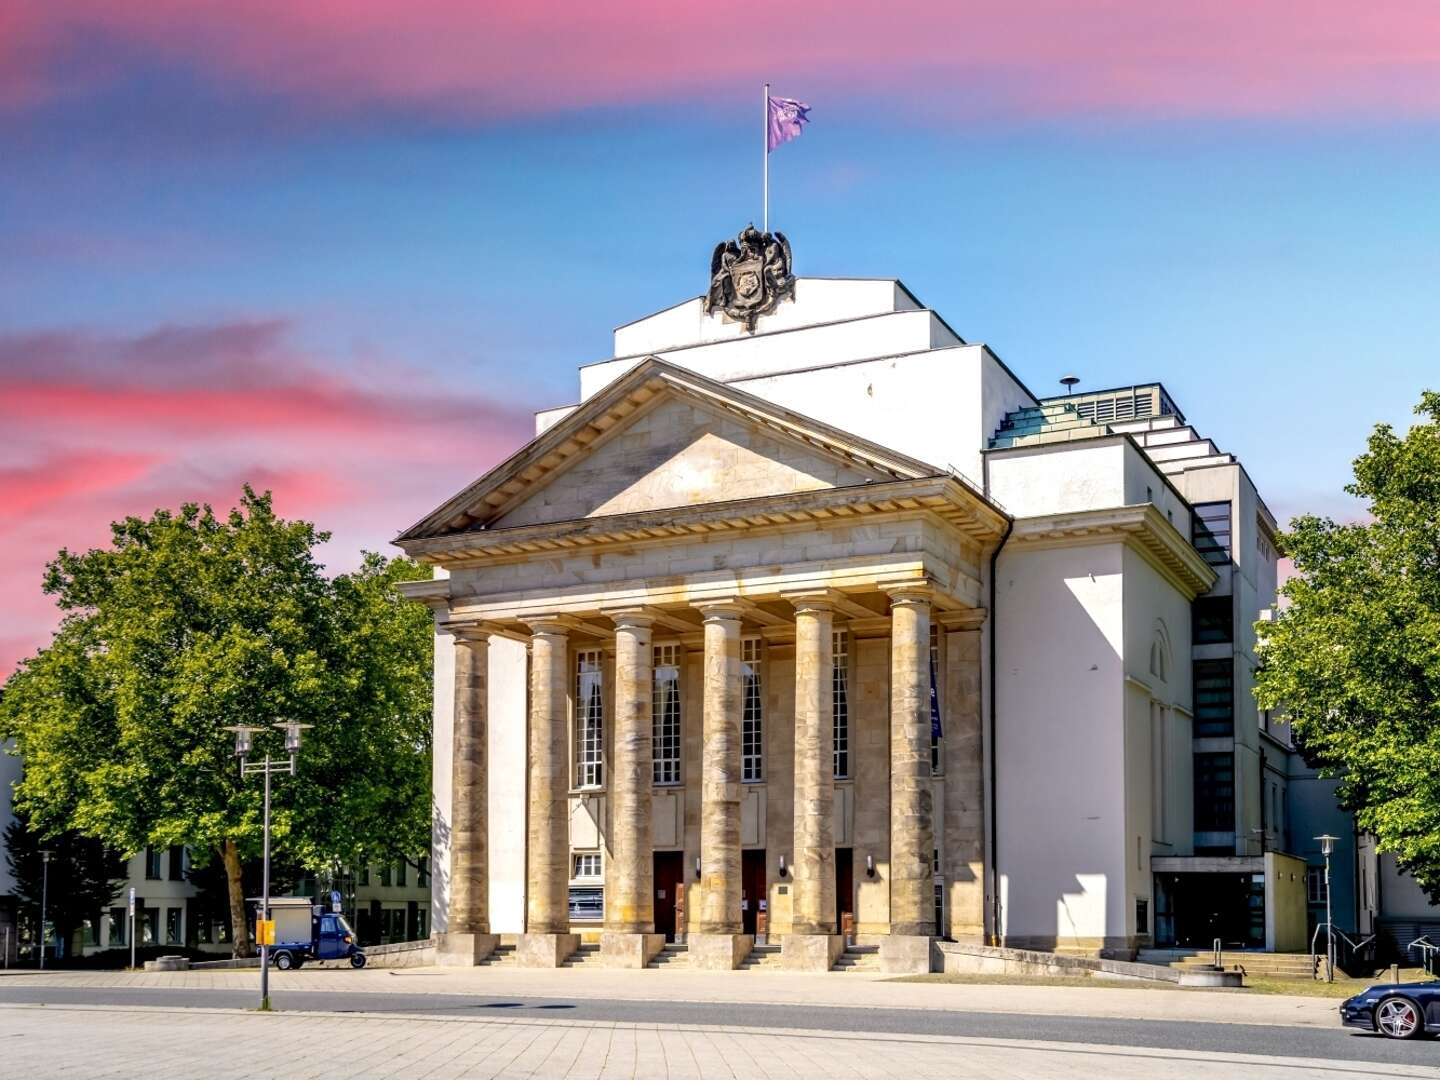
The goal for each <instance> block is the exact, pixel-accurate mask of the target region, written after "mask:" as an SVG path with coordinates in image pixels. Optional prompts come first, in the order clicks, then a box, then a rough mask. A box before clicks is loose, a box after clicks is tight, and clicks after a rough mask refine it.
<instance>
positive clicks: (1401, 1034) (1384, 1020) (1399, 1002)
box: [1375, 997, 1425, 1039]
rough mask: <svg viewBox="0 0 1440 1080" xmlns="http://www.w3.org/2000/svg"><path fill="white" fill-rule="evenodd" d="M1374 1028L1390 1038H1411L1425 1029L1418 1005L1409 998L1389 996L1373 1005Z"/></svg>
mask: <svg viewBox="0 0 1440 1080" xmlns="http://www.w3.org/2000/svg"><path fill="white" fill-rule="evenodd" d="M1375 1030H1376V1031H1378V1032H1380V1034H1381V1035H1384V1036H1385V1037H1386V1038H1390V1039H1413V1038H1415V1037H1416V1036H1417V1035H1419V1034H1420V1033H1421V1032H1423V1031H1424V1030H1425V1024H1424V1023H1423V1021H1422V1020H1421V1019H1420V1006H1418V1005H1416V1004H1415V1003H1414V1002H1413V1001H1411V1000H1410V999H1409V998H1402V997H1396V998H1389V999H1388V1000H1386V1001H1382V1002H1381V1003H1380V1004H1379V1005H1377V1006H1375Z"/></svg>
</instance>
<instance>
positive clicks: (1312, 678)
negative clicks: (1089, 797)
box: [1256, 392, 1440, 902]
mask: <svg viewBox="0 0 1440 1080" xmlns="http://www.w3.org/2000/svg"><path fill="white" fill-rule="evenodd" d="M1415 411H1416V413H1417V414H1419V415H1420V416H1422V417H1424V418H1425V419H1424V420H1423V421H1422V422H1420V423H1418V424H1416V425H1415V426H1413V427H1412V428H1411V429H1410V430H1409V431H1408V432H1407V433H1406V434H1405V435H1403V436H1400V435H1397V434H1396V433H1395V432H1394V431H1393V430H1392V429H1391V428H1390V426H1389V425H1385V424H1382V425H1379V426H1378V427H1376V428H1375V430H1374V432H1373V433H1372V434H1371V436H1370V439H1369V444H1368V446H1367V448H1366V451H1365V453H1363V454H1362V455H1361V456H1360V457H1359V458H1357V459H1356V460H1355V465H1354V472H1355V478H1354V482H1353V483H1351V484H1349V485H1347V486H1346V488H1345V490H1346V491H1348V492H1350V493H1351V494H1352V495H1355V496H1357V497H1359V498H1360V499H1363V500H1364V501H1365V503H1366V505H1367V509H1368V511H1369V520H1366V521H1360V522H1351V523H1337V522H1335V521H1332V520H1330V519H1328V518H1319V517H1314V516H1308V515H1307V516H1304V517H1299V518H1296V519H1295V520H1294V521H1292V522H1291V523H1290V529H1289V531H1288V532H1286V533H1285V534H1284V536H1283V537H1282V538H1281V547H1282V550H1283V552H1284V554H1286V555H1288V556H1289V557H1290V558H1291V559H1293V560H1294V563H1295V576H1294V577H1292V578H1291V579H1290V580H1289V581H1288V582H1287V583H1286V584H1285V586H1284V587H1283V588H1282V589H1281V590H1280V591H1281V595H1282V596H1283V597H1284V598H1285V600H1286V601H1287V602H1288V603H1285V604H1282V610H1281V611H1280V613H1279V615H1278V616H1277V617H1276V618H1275V619H1274V621H1272V622H1269V623H1261V624H1260V625H1259V627H1258V632H1259V634H1260V640H1261V655H1262V657H1263V661H1264V662H1263V668H1262V670H1261V671H1260V673H1259V675H1258V678H1257V686H1256V695H1257V697H1258V698H1259V700H1260V703H1261V705H1262V706H1263V707H1265V708H1271V709H1283V710H1284V711H1285V712H1286V713H1287V714H1288V716H1289V719H1290V723H1291V725H1292V728H1293V730H1294V734H1295V739H1296V741H1297V743H1299V745H1300V746H1301V748H1302V749H1303V750H1304V752H1305V753H1306V755H1307V757H1308V758H1309V759H1310V760H1311V761H1312V762H1313V763H1315V764H1317V765H1319V766H1320V768H1321V770H1322V773H1323V774H1324V775H1328V776H1334V777H1338V778H1339V780H1340V784H1339V794H1340V800H1341V805H1342V806H1343V807H1344V808H1345V809H1346V810H1349V811H1352V812H1353V813H1354V814H1355V819H1356V822H1357V824H1358V825H1359V827H1360V828H1361V829H1363V830H1365V831H1367V832H1370V833H1373V834H1374V836H1375V838H1376V842H1377V846H1378V847H1379V848H1380V849H1381V850H1384V851H1390V852H1393V853H1394V854H1395V856H1396V859H1397V861H1398V863H1399V864H1400V866H1401V867H1402V868H1404V869H1406V870H1407V871H1409V872H1410V873H1411V874H1412V875H1413V876H1414V878H1415V880H1416V882H1418V883H1419V884H1420V885H1421V886H1422V887H1423V888H1424V889H1425V890H1426V891H1427V892H1428V893H1429V894H1430V898H1431V900H1432V901H1436V902H1440V394H1437V393H1434V392H1427V393H1425V394H1424V395H1423V396H1422V397H1421V401H1420V405H1419V406H1418V407H1417V409H1416V410H1415Z"/></svg>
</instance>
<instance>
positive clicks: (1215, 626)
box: [1190, 596, 1235, 645]
mask: <svg viewBox="0 0 1440 1080" xmlns="http://www.w3.org/2000/svg"><path fill="white" fill-rule="evenodd" d="M1234 612H1235V608H1234V597H1231V596H1201V597H1198V598H1197V599H1196V600H1195V603H1194V604H1193V605H1191V608H1190V615H1191V620H1190V626H1191V634H1192V636H1193V638H1194V643H1195V644H1196V645H1221V644H1228V643H1229V642H1231V641H1234V640H1235V619H1234Z"/></svg>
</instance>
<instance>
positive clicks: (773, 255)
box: [705, 225, 795, 333]
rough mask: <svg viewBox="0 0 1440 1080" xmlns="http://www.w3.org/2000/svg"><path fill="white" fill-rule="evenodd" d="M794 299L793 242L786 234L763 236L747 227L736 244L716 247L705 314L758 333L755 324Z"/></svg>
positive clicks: (752, 227)
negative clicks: (721, 318)
mask: <svg viewBox="0 0 1440 1080" xmlns="http://www.w3.org/2000/svg"><path fill="white" fill-rule="evenodd" d="M794 298H795V275H794V274H793V273H792V272H791V269H790V241H788V240H786V239H785V234H784V233H779V232H775V233H762V232H761V231H760V230H759V229H757V228H755V226H754V225H747V226H746V227H745V230H744V231H743V232H741V233H740V235H739V236H737V237H736V238H735V239H734V240H727V241H725V242H724V243H721V244H717V245H715V254H714V255H713V256H711V258H710V295H709V296H707V297H706V298H705V314H707V315H712V314H714V313H715V312H717V311H720V312H723V313H724V314H725V315H726V317H728V318H731V319H734V320H735V321H736V322H743V323H744V324H745V329H746V330H748V331H750V332H751V333H754V332H755V320H757V319H758V318H760V316H761V315H769V314H770V313H771V312H772V311H774V310H775V309H776V307H778V306H779V304H780V301H781V300H785V299H790V300H793V299H794Z"/></svg>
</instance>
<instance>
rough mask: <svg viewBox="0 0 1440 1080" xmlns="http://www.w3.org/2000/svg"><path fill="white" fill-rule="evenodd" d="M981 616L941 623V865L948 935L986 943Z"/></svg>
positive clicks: (979, 612) (964, 615)
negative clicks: (942, 749) (943, 811)
mask: <svg viewBox="0 0 1440 1080" xmlns="http://www.w3.org/2000/svg"><path fill="white" fill-rule="evenodd" d="M984 617H985V612H984V611H983V610H974V611H969V612H964V613H962V614H961V615H959V616H957V617H950V616H947V617H946V618H945V620H944V628H945V634H944V636H943V638H942V640H943V642H944V645H943V648H944V650H945V687H944V691H943V693H944V701H945V852H944V856H945V863H944V870H945V875H946V879H947V884H946V888H947V890H948V892H949V894H950V895H949V901H950V934H951V936H952V937H954V938H955V939H956V940H957V941H969V942H974V943H976V944H983V943H984V941H985V751H984V739H983V734H982V730H983V729H982V726H981V712H980V626H981V622H982V620H983V619H984Z"/></svg>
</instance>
